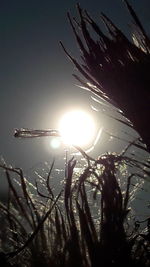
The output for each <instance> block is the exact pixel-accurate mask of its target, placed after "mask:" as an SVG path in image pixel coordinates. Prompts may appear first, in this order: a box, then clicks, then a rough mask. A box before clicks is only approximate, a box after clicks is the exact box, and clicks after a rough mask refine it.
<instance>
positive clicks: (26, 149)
mask: <svg viewBox="0 0 150 267" xmlns="http://www.w3.org/2000/svg"><path fill="white" fill-rule="evenodd" d="M130 3H132V5H133V6H134V7H135V10H136V11H137V13H138V14H139V16H140V17H141V20H142V21H143V22H144V25H145V26H146V28H147V31H148V32H150V25H149V20H150V12H149V10H150V1H149V0H142V1H141V0H132V1H130ZM75 4H76V1H75V0H64V1H63V0H55V1H50V0H49V1H48V0H41V1H39V0H35V1H33V0H30V1H29V0H18V1H17V0H13V1H11V0H3V1H2V2H1V5H0V32H1V34H0V36H1V44H0V55H1V56H0V58H1V60H0V86H1V88H0V126H1V131H0V132H1V138H0V154H1V155H2V156H3V157H4V158H5V160H6V161H7V162H8V163H10V164H13V165H15V166H20V167H24V168H26V169H28V168H30V167H32V166H34V165H35V164H36V163H38V162H42V161H45V160H48V159H49V157H50V156H51V154H52V153H53V152H51V151H50V147H48V143H46V141H44V140H43V139H42V140H39V139H38V140H33V139H32V140H18V139H17V140H16V139H15V138H13V131H14V128H20V127H26V128H37V129H41V128H52V127H56V125H57V121H58V119H59V117H60V115H61V114H62V113H63V112H64V111H65V110H67V109H70V108H73V107H74V108H85V109H86V110H89V111H90V104H91V99H90V95H89V94H88V93H87V92H86V91H85V92H84V91H82V90H81V89H79V88H78V87H76V86H75V84H76V83H77V82H76V81H75V79H74V78H73V77H72V73H73V72H74V71H75V69H74V67H73V65H72V64H71V63H70V61H69V60H68V59H67V58H66V56H65V55H64V53H63V51H62V49H61V48H60V46H59V40H62V42H63V43H64V45H65V46H66V47H67V48H68V50H69V51H70V52H71V53H72V54H73V55H75V56H76V57H77V58H78V57H79V51H78V48H77V45H76V42H75V40H74V37H73V34H72V32H71V29H70V26H69V23H68V21H67V18H66V12H67V11H68V10H69V11H70V12H71V13H72V14H73V15H75V14H76V9H75ZM80 4H81V7H83V8H86V9H87V10H88V11H89V13H90V14H91V15H92V16H93V18H94V19H95V20H96V21H97V22H98V21H99V17H100V11H103V12H104V13H106V14H107V15H108V16H109V17H111V18H112V20H113V21H114V22H115V23H117V24H118V25H120V26H121V28H123V30H125V31H128V30H129V25H127V24H130V23H131V20H130V19H129V16H128V12H127V10H126V8H125V6H124V4H123V1H121V0H116V1H114V0H105V1H103V0H101V1H100V0H95V1H92V0H91V1H87V0H86V1H84V0H80ZM92 114H93V113H92ZM96 119H97V118H96Z"/></svg>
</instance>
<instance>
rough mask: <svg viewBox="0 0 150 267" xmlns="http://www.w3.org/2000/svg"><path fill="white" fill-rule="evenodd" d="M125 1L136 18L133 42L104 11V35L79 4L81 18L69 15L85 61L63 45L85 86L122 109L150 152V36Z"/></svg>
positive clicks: (126, 122)
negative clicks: (73, 54)
mask: <svg viewBox="0 0 150 267" xmlns="http://www.w3.org/2000/svg"><path fill="white" fill-rule="evenodd" d="M124 2H125V3H126V5H127V8H128V10H129V12H130V15H131V17H132V19H133V20H134V32H133V33H132V41H131V40H129V39H128V38H127V37H126V36H125V35H124V34H123V32H122V31H121V30H120V29H119V28H117V27H116V25H114V23H113V22H112V21H111V20H110V18H108V17H107V16H106V15H105V14H103V13H101V19H102V21H103V22H104V24H105V26H106V28H107V31H108V35H106V34H104V33H103V31H102V30H101V28H100V27H99V26H98V25H97V24H96V23H95V22H94V20H93V19H92V18H91V16H90V15H89V14H88V13H87V11H86V10H84V11H83V10H82V8H81V7H80V6H79V5H78V6H77V8H78V13H79V20H80V21H77V20H76V19H74V20H72V19H71V17H70V14H69V13H68V18H69V22H70V25H71V27H72V29H73V33H74V35H75V38H76V40H77V43H78V45H79V48H80V52H81V59H82V63H79V62H78V61H77V60H76V59H75V58H73V57H72V56H71V55H70V54H69V53H68V52H67V50H66V49H65V47H64V45H63V44H62V43H61V45H62V47H63V49H64V51H65V53H66V54H67V55H68V57H69V58H70V59H71V61H72V62H73V63H74V65H75V66H76V68H77V69H78V70H79V72H80V73H81V74H82V75H83V77H84V78H85V80H82V79H81V78H80V77H79V76H78V75H76V74H74V76H75V78H76V79H77V80H78V81H79V82H80V84H81V85H82V86H83V87H84V88H86V89H88V90H90V91H91V92H93V93H94V94H96V95H97V96H99V97H100V98H101V99H102V100H103V101H105V102H107V103H110V104H112V105H113V106H115V107H116V108H117V110H118V112H119V113H120V111H123V115H124V116H125V118H127V119H128V121H127V120H123V122H124V123H125V124H128V125H129V126H131V127H133V128H134V129H135V130H136V131H137V132H138V133H139V134H140V136H141V138H142V139H143V142H144V143H145V144H146V145H147V149H148V151H149V152H150V126H149V118H150V108H149V107H150V89H149V84H150V75H149V68H150V39H149V37H148V35H147V34H146V32H145V30H144V28H143V26H142V24H141V22H140V20H139V18H138V17H137V15H136V13H135V11H134V10H133V8H132V7H131V5H130V4H129V3H128V1H127V0H124ZM89 26H90V27H91V31H90V30H89ZM92 30H93V32H94V33H95V34H97V37H98V39H97V40H95V39H94V38H92ZM78 31H80V33H81V34H79V33H78Z"/></svg>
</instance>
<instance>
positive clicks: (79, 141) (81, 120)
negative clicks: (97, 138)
mask: <svg viewBox="0 0 150 267" xmlns="http://www.w3.org/2000/svg"><path fill="white" fill-rule="evenodd" d="M59 131H60V133H61V136H62V139H63V142H64V143H65V144H67V145H76V146H85V145H88V144H89V143H90V142H91V141H92V139H93V138H94V133H95V125H94V121H93V119H92V117H91V116H90V115H89V114H87V113H86V112H84V111H81V110H75V111H70V112H68V113H66V114H65V115H64V116H63V117H62V118H61V120H60V123H59Z"/></svg>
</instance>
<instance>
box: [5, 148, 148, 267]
mask: <svg viewBox="0 0 150 267" xmlns="http://www.w3.org/2000/svg"><path fill="white" fill-rule="evenodd" d="M80 152H82V154H83V155H84V157H85V159H86V162H87V163H86V166H85V167H84V168H83V170H82V173H81V174H80V175H76V173H75V171H74V169H75V166H76V164H77V163H76V160H75V159H74V158H72V159H71V160H70V161H69V162H68V164H67V166H66V175H65V180H64V186H63V189H62V190H61V192H60V193H59V194H58V195H57V196H55V195H54V193H53V190H52V189H51V186H50V184H51V180H50V179H51V172H52V169H53V168H54V166H53V165H54V163H52V166H51V168H50V171H49V173H48V175H47V177H45V178H44V177H43V179H42V180H41V178H40V180H39V181H41V182H37V183H36V186H33V185H32V184H30V183H29V182H28V180H27V179H26V178H25V177H24V175H23V172H22V170H21V169H15V168H11V167H7V166H5V165H1V168H2V169H3V170H4V172H5V173H6V178H7V181H8V185H9V194H8V202H7V204H6V205H4V204H2V203H1V204H0V209H1V221H3V224H2V230H1V251H2V252H3V253H1V259H2V260H3V262H4V261H5V262H9V263H10V264H11V265H12V266H20V267H22V266H45V267H48V266H52V267H55V266H65V267H66V266H67V267H72V266H82V267H96V266H141V267H142V266H148V264H150V259H149V252H150V251H149V235H150V232H149V230H150V229H149V219H147V220H145V223H147V227H145V228H143V227H142V223H140V222H135V221H134V220H133V218H132V216H131V211H130V209H129V201H130V196H131V195H132V193H133V192H132V191H133V190H134V189H132V190H131V188H130V186H131V184H132V181H133V180H134V183H135V184H136V182H137V180H136V179H137V176H138V174H137V172H133V173H130V175H129V174H127V172H126V175H123V174H122V171H121V169H122V166H124V165H126V166H128V165H130V167H131V166H132V167H133V170H135V169H140V170H141V169H143V164H145V163H142V162H138V161H136V160H134V159H130V158H128V157H127V156H125V154H120V155H117V154H106V155H102V156H101V157H99V159H97V160H94V159H92V158H89V157H88V155H86V154H85V153H84V152H83V151H82V150H81V149H80ZM148 166H149V164H148V163H147V167H148ZM121 175H122V176H121ZM143 175H144V173H143ZM11 176H13V179H12V178H11ZM140 176H141V174H140ZM143 177H144V176H143ZM14 179H15V181H17V183H18V184H19V185H20V189H19V190H17V187H16V184H14ZM121 180H123V181H124V187H122V186H121V183H120V181H121ZM39 183H42V185H43V184H44V186H45V193H41V192H40V190H41V186H40V185H39ZM94 203H96V204H94ZM94 208H95V212H93V209H94ZM3 266H5V265H3Z"/></svg>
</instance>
